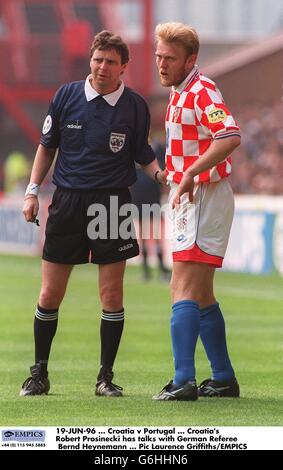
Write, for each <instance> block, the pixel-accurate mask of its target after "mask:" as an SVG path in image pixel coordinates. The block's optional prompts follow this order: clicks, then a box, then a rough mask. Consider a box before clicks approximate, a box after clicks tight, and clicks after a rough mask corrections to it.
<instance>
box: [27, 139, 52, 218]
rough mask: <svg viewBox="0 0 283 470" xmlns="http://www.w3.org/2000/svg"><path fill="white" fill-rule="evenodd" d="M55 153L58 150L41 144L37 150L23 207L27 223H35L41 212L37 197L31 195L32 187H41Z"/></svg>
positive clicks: (32, 193)
mask: <svg viewBox="0 0 283 470" xmlns="http://www.w3.org/2000/svg"><path fill="white" fill-rule="evenodd" d="M55 153H56V149H51V148H47V147H44V146H43V145H41V144H39V146H38V148H37V151H36V154H35V159H34V162H33V166H32V171H31V177H30V184H29V185H28V188H27V191H26V195H25V201H24V206H23V214H24V216H25V219H26V221H27V222H33V221H34V219H35V217H36V216H37V214H38V210H39V204H38V198H37V195H36V194H34V192H31V193H29V188H31V186H30V185H31V184H33V185H34V186H38V187H39V186H40V185H41V183H42V181H43V180H44V178H45V176H46V175H47V173H48V170H49V168H50V167H51V165H52V162H53V160H54V157H55Z"/></svg>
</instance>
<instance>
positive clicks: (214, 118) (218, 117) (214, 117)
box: [208, 108, 227, 123]
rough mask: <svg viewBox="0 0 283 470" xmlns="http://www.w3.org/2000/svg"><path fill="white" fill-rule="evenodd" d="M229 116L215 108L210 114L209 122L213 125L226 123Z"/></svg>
mask: <svg viewBox="0 0 283 470" xmlns="http://www.w3.org/2000/svg"><path fill="white" fill-rule="evenodd" d="M226 116H227V114H226V113H225V111H224V110H223V109H221V108H214V109H213V110H212V111H210V113H208V120H209V122H211V123H215V122H221V121H224V119H225V118H226Z"/></svg>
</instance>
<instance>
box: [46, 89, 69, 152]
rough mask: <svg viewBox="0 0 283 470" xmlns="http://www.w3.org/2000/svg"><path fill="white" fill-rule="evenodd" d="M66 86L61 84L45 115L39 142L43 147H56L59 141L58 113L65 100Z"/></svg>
mask: <svg viewBox="0 0 283 470" xmlns="http://www.w3.org/2000/svg"><path fill="white" fill-rule="evenodd" d="M66 94H67V86H66V85H63V86H62V87H61V88H59V90H58V91H57V92H56V93H55V95H54V97H53V99H52V101H51V103H50V105H49V108H48V111H47V115H46V117H45V120H44V123H43V126H42V131H41V137H40V143H41V144H42V145H44V147H48V148H57V147H59V143H60V114H61V111H62V108H63V105H64V102H65V98H66Z"/></svg>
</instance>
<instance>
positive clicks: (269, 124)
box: [231, 102, 283, 195]
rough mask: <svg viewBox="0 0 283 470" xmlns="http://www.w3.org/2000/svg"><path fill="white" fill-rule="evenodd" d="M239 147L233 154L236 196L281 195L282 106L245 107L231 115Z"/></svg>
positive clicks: (282, 186)
mask: <svg viewBox="0 0 283 470" xmlns="http://www.w3.org/2000/svg"><path fill="white" fill-rule="evenodd" d="M234 114H235V116H236V118H237V121H238V124H239V125H240V128H241V134H242V143H241V146H240V147H238V148H237V149H236V151H235V152H234V154H233V171H232V179H231V182H232V186H233V189H234V191H235V193H236V194H270V195H279V194H280V195H283V185H282V176H283V126H282V123H283V105H282V103H280V102H279V103H274V104H271V105H268V106H263V105H259V104H254V105H249V106H246V107H245V108H243V109H239V110H235V112H234Z"/></svg>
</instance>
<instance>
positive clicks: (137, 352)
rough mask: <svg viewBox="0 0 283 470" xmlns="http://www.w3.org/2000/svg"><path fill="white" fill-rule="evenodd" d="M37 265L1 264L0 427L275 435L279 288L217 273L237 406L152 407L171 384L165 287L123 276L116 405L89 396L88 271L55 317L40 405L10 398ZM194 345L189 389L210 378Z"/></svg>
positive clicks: (93, 338)
mask: <svg viewBox="0 0 283 470" xmlns="http://www.w3.org/2000/svg"><path fill="white" fill-rule="evenodd" d="M39 286H40V259H38V258H25V257H16V256H0V299H1V304H0V305H1V307H0V309H1V328H0V347H1V354H0V371H1V383H0V426H56V425H58V426H173V425H174V426H278V425H281V426H282V425H283V411H282V410H283V373H282V369H283V367H282V366H283V349H282V346H283V321H282V315H283V279H282V278H280V277H279V276H276V275H272V276H262V277H260V276H249V275H243V274H231V273H224V272H218V273H217V276H216V294H217V298H218V301H219V302H220V304H221V307H222V310H223V312H224V315H225V319H226V329H227V336H228V344H229V351H230V356H231V358H232V362H233V365H234V368H235V370H236V374H237V378H238V380H239V383H240V386H241V398H240V399H239V400H237V399H229V398H225V399H216V398H213V399H210V398H205V399H203V398H202V399H199V400H198V401H197V402H193V403H191V402H154V401H152V400H151V396H152V395H153V394H154V393H156V392H157V391H159V390H160V389H161V388H162V387H163V386H164V385H165V383H166V382H167V381H168V380H169V379H171V378H172V355H171V343H170V334H169V318H170V297H169V286H168V285H167V284H164V283H160V282H159V281H158V279H157V277H156V279H153V280H152V282H150V283H142V282H141V280H140V270H139V268H137V267H132V266H128V268H127V274H126V280H125V309H126V310H125V311H126V323H125V329H124V335H123V339H122V343H121V346H120V351H119V354H118V358H117V361H116V366H115V378H114V383H117V384H119V385H122V386H123V388H124V393H125V396H124V397H123V398H120V399H119V398H118V399H111V398H105V397H95V395H94V393H93V389H94V384H95V378H96V374H97V370H98V363H99V349H100V345H99V323H100V305H99V300H98V295H97V271H96V267H93V266H91V265H88V266H86V265H85V266H78V267H76V268H75V270H74V272H73V274H72V277H71V280H70V284H69V288H68V291H67V294H66V297H65V300H64V302H63V305H62V307H61V309H60V315H59V326H58V331H57V335H56V338H55V340H54V343H53V349H52V352H51V357H50V363H49V376H50V380H51V390H50V394H49V395H48V396H40V397H26V398H23V397H19V391H20V388H21V385H22V383H23V381H24V380H25V379H26V377H27V376H28V373H29V369H28V367H29V366H30V365H32V364H33V359H34V358H33V332H32V328H33V326H32V324H33V312H34V307H35V303H36V300H37V296H38V291H39ZM209 375H210V372H209V367H208V363H207V360H206V357H205V354H204V351H203V348H202V345H201V344H198V348H197V380H198V382H200V381H201V380H203V379H205V378H207V377H209Z"/></svg>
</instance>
